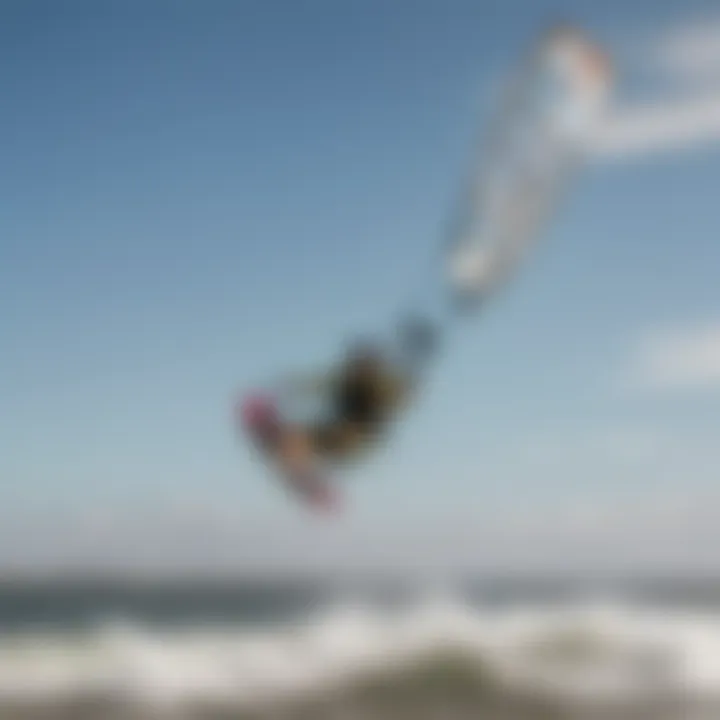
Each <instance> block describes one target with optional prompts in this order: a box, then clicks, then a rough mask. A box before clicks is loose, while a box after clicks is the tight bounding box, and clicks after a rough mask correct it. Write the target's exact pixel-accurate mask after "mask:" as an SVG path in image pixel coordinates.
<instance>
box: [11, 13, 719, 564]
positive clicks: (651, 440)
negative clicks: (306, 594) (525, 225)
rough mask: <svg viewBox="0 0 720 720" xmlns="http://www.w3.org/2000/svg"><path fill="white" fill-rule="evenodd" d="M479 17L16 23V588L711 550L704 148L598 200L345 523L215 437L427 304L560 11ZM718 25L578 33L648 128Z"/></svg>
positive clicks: (372, 468)
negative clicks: (469, 192)
mask: <svg viewBox="0 0 720 720" xmlns="http://www.w3.org/2000/svg"><path fill="white" fill-rule="evenodd" d="M629 6H632V7H631V8H630V9H628V7H629ZM488 7H489V5H488V4H487V3H482V2H477V1H473V2H470V1H469V0H468V1H465V0H451V1H449V2H448V1H447V0H442V1H441V0H435V1H432V2H431V1H430V0H416V1H415V2H412V3H410V2H399V1H398V2H393V3H391V2H387V0H366V1H365V2H363V3H350V2H337V0H335V1H331V0H322V1H321V0H302V1H300V0H285V1H282V2H281V1H279V0H272V1H271V0H263V1H262V2H261V1H259V0H243V1H242V2H230V1H229V0H228V1H220V0H216V1H214V2H202V3H201V2H178V1H174V0H173V1H171V0H153V2H139V1H137V0H133V1H128V2H125V3H121V2H114V3H111V2H107V1H100V2H98V1H92V2H91V1H90V0H88V1H87V2H80V1H77V0H70V1H68V2H65V3H53V2H50V0H47V1H46V2H35V1H25V2H19V1H16V2H5V3H3V5H2V8H1V9H0V66H2V68H3V72H2V73H1V74H0V96H1V98H2V106H3V112H2V113H0V142H2V172H0V193H1V197H2V212H1V213H0V312H1V315H0V323H1V325H0V398H1V402H0V483H2V486H1V489H0V517H1V518H2V522H0V563H2V565H3V566H16V565H21V566H22V565H25V566H27V565H33V566H34V565H36V564H38V563H41V564H45V563H48V562H51V563H54V562H63V563H65V562H72V563H80V564H82V563H87V562H91V563H94V564H99V565H101V566H102V565H104V564H112V563H123V564H128V565H134V564H142V563H145V564H148V563H158V564H164V563H166V562H167V563H169V562H171V561H172V563H174V564H179V565H182V564H183V563H188V564H193V565H204V564H208V565H210V566H214V565H218V564H220V565H225V566H227V565H229V566H236V567H246V566H248V565H253V566H255V567H263V566H266V565H272V564H273V563H274V564H280V563H293V562H298V563H299V564H300V565H308V564H320V565H322V564H323V563H326V562H333V563H340V564H342V563H344V562H346V561H347V562H364V563H369V564H372V563H375V562H380V561H381V560H383V561H387V562H393V561H394V562H397V563H405V562H408V561H409V560H415V561H416V562H418V563H422V562H424V561H428V562H431V561H432V562H435V563H437V564H440V565H442V564H444V563H446V562H454V563H458V562H462V563H466V564H472V563H475V562H477V563H478V564H483V563H485V564H487V563H495V564H499V565H503V564H507V563H510V562H530V561H532V562H536V561H537V562H546V561H547V562H562V561H563V558H567V559H568V561H574V562H583V561H584V560H578V558H579V557H582V552H587V553H590V555H592V557H594V558H596V557H602V558H604V559H605V560H610V561H611V560H612V559H613V558H617V557H618V555H623V553H624V552H625V550H626V549H627V548H628V547H632V548H633V549H634V550H635V551H637V552H638V553H640V554H641V555H642V553H643V552H645V551H647V552H648V553H650V554H652V553H653V552H655V554H656V556H657V558H659V560H662V559H663V558H669V557H670V554H669V553H670V551H671V550H673V549H677V548H678V547H679V546H682V547H684V548H686V552H688V553H691V555H692V554H693V553H695V551H694V550H693V551H692V552H691V551H690V550H688V549H687V548H690V547H697V548H700V547H703V546H705V544H706V542H711V543H712V544H714V546H715V547H718V542H717V540H718V539H720V538H717V536H714V537H713V538H712V539H711V540H707V538H706V537H705V535H704V534H703V533H704V532H705V530H704V529H703V528H705V527H707V528H715V527H716V526H717V522H716V518H715V516H714V515H713V507H715V508H717V509H718V510H720V503H718V504H715V505H713V503H717V501H716V500H715V499H714V490H713V485H714V484H715V483H716V482H717V480H718V479H720V476H719V474H718V470H717V468H718V467H720V447H718V446H717V445H716V437H717V427H718V423H719V422H720V394H719V393H718V390H720V282H718V268H720V240H718V229H719V227H720V204H719V203H718V198H717V188H718V187H719V186H720V146H718V147H715V148H713V147H712V146H711V145H708V146H703V147H702V148H701V149H696V150H692V151H687V152H678V153H674V154H669V155H662V156H647V157H643V158H640V159H635V160H633V162H632V163H630V162H625V163H623V162H620V163H614V164H603V163H596V164H595V165H594V166H593V167H592V168H590V169H589V170H588V172H587V173H586V175H585V177H584V178H583V182H582V183H581V185H579V186H578V187H577V188H576V189H575V190H574V193H573V197H572V201H571V202H570V203H569V204H568V206H567V207H566V209H565V212H564V214H563V215H562V217H561V218H560V220H559V222H558V223H556V224H555V225H554V226H553V228H552V231H551V232H550V233H549V235H548V237H547V238H546V242H545V244H544V246H543V247H542V249H541V250H540V251H539V252H538V253H537V254H536V255H535V258H534V261H533V262H532V263H531V264H529V265H528V266H527V268H526V269H525V270H524V272H523V274H522V276H521V277H520V279H519V281H518V282H517V283H516V284H515V285H514V287H513V288H512V289H511V290H510V291H509V292H508V293H507V294H505V295H504V296H503V297H502V298H501V299H499V300H498V301H497V302H496V303H495V304H494V305H493V306H489V307H488V308H487V309H486V311H485V313H484V315H478V316H477V317H474V318H470V319H468V320H467V321H466V322H465V323H464V324H463V326H461V327H458V328H457V329H456V331H455V332H454V333H453V335H452V337H451V338H450V341H449V345H448V347H447V349H446V352H445V353H444V355H443V357H442V359H441V362H440V363H439V365H438V367H437V369H436V372H435V374H434V377H433V381H432V383H431V386H430V387H429V388H428V392H427V394H426V396H425V397H424V398H423V401H422V403H421V404H420V405H419V406H418V407H417V408H416V409H415V411H414V413H413V415H412V417H411V418H409V420H408V422H407V423H405V424H403V426H402V427H401V429H400V432H399V434H398V436H397V441H396V442H395V443H394V444H393V445H392V446H391V447H390V448H389V449H388V450H387V451H386V452H384V453H382V454H380V455H379V456H377V457H376V458H375V459H374V460H373V461H372V462H370V463H369V464H368V465H367V466H366V467H363V468H361V469H360V471H359V472H355V473H354V474H353V475H352V477H350V478H348V486H349V487H348V490H349V493H350V501H349V509H348V514H347V516H346V517H345V518H342V519H340V520H338V521H335V522H334V523H331V524H329V525H328V524H326V523H318V522H317V521H316V520H315V519H313V518H312V517H310V516H306V515H305V514H303V513H302V512H300V511H299V510H298V508H297V507H296V506H295V505H293V504H291V503H289V502H288V501H287V500H286V498H285V497H284V496H283V494H282V493H281V492H280V491H279V490H278V488H277V486H276V485H274V484H273V482H272V481H271V478H270V476H269V475H267V474H266V472H265V470H264V468H263V467H262V466H261V465H259V464H258V463H257V462H256V461H255V459H254V458H253V457H251V455H250V454H249V452H248V449H247V448H246V447H245V446H244V445H242V444H239V443H237V442H236V439H235V438H234V436H233V430H232V426H231V423H230V406H231V402H232V398H233V394H234V393H235V391H236V390H237V389H243V388H248V387H251V386H253V385H255V384H257V383H259V382H264V381H266V380H269V379H271V378H273V376H274V374H275V373H276V372H277V371H282V370H286V369H290V370H292V369H305V368H312V367H313V366H314V365H315V364H316V363H322V362H324V361H327V360H330V359H331V358H332V356H333V353H334V352H335V351H336V350H337V349H338V348H339V346H340V344H341V343H342V342H343V341H344V340H345V339H346V338H347V337H348V336H349V335H350V334H352V333H353V332H355V331H361V332H364V331H373V330H376V329H377V330H378V331H380V332H386V331H387V330H388V329H389V328H390V327H391V324H392V322H393V320H394V318H395V313H396V312H397V311H398V310H399V309H401V308H402V304H403V303H404V302H405V300H406V298H407V296H408V294H410V293H412V292H415V291H417V288H418V287H420V288H422V287H423V285H422V282H423V278H427V277H428V271H429V269H432V264H431V262H430V261H431V257H432V253H433V252H435V250H436V248H437V244H438V242H439V241H440V237H441V232H442V230H443V227H444V223H445V222H446V221H447V219H448V213H449V211H450V206H451V202H452V200H453V194H454V193H455V192H456V191H457V189H458V183H459V182H460V179H461V177H462V173H464V172H465V171H466V169H467V163H468V156H467V152H468V150H469V147H470V142H471V141H472V139H473V136H474V133H475V132H476V129H477V128H476V126H477V124H478V122H479V120H480V119H481V117H483V113H484V112H485V110H486V108H487V105H488V97H489V96H488V93H489V92H490V91H491V89H492V88H493V86H494V84H496V83H497V79H498V73H501V72H502V71H503V70H506V69H507V67H508V63H511V62H512V60H513V58H515V57H517V54H518V53H519V52H520V51H521V50H522V49H523V47H524V46H525V44H526V42H527V41H528V40H529V39H530V38H532V36H533V33H535V32H536V31H537V30H538V29H539V28H541V27H542V25H543V24H544V23H545V22H546V21H547V20H549V19H552V18H554V17H556V16H557V14H556V12H555V11H556V10H557V8H558V3H547V4H546V3H544V2H533V3H530V2H505V3H502V4H498V5H497V6H495V7H493V9H492V10H488V9H487V8H488ZM710 7H711V5H710V4H709V3H695V4H693V3H683V4H682V9H681V4H680V3H676V2H673V3H670V2H659V1H658V0H646V1H645V2H640V1H638V2H634V3H627V2H602V3H599V2H592V3H590V2H587V3H578V2H573V3H567V8H566V9H567V10H569V16H570V17H571V18H573V19H575V20H577V21H579V22H580V23H581V24H583V25H584V26H585V27H586V28H587V30H589V31H590V33H591V34H593V35H594V36H595V37H596V38H598V39H599V40H600V41H601V42H604V43H606V45H607V46H608V48H609V50H610V51H611V52H612V53H614V54H615V55H616V57H617V59H618V64H619V68H618V70H619V72H620V73H621V76H622V77H624V78H625V80H626V82H625V84H624V85H623V91H624V92H625V93H626V94H627V96H628V99H629V100H632V99H637V98H639V92H640V91H641V90H642V89H643V88H644V87H650V83H651V82H652V81H651V80H649V79H648V78H647V77H645V75H644V72H645V71H646V68H645V69H643V65H642V59H643V58H647V57H652V53H650V54H649V55H648V54H647V52H646V51H647V50H648V48H655V49H656V50H657V51H658V52H659V53H660V54H662V53H661V51H662V48H663V45H662V42H661V40H658V38H662V37H664V34H667V33H670V34H672V32H674V31H675V29H676V28H677V27H680V26H681V25H682V24H683V23H690V24H692V23H695V24H697V22H698V20H699V19H700V20H702V19H703V18H704V17H705V14H704V13H705V11H706V9H708V8H710ZM548 8H551V9H552V10H553V14H552V15H548V14H547V10H548ZM718 37H720V35H719V36H718ZM653 43H656V44H655V45H654V44H653ZM657 43H659V44H657ZM718 46H719V47H720V43H719V44H718ZM716 59H718V60H720V53H719V54H718V56H717V58H716ZM718 67H719V68H720V63H719V64H718ZM717 77H720V72H719V73H718V75H717ZM703 82H707V79H706V78H703ZM643 83H647V85H643ZM675 498H679V499H682V500H683V501H685V502H687V503H688V505H689V509H687V510H683V509H682V508H681V509H678V508H679V507H680V506H679V505H678V502H679V500H676V499H675ZM683 507H684V506H683ZM684 512H687V513H689V514H685V515H683V514H682V513H684ZM598 513H599V515H598ZM603 513H605V514H603ZM613 513H616V514H615V515H613ZM678 513H680V515H678ZM716 514H717V515H720V512H717V513H716ZM701 521H702V522H705V523H706V525H705V526H701V525H700V524H699V523H701ZM663 523H665V524H663ZM668 523H669V524H668ZM621 526H622V527H621ZM688 528H690V529H688ZM623 533H625V534H623ZM672 533H675V535H673V534H672ZM677 533H679V535H678V534H677ZM683 533H685V534H684V535H683ZM693 533H694V534H693ZM691 535H692V537H691ZM677 537H680V538H681V539H680V540H676V539H675V538H677ZM663 538H665V539H666V540H668V542H667V543H666V544H665V545H662V544H661V543H662V539H663ZM693 539H694V541H695V542H696V545H694V546H693V545H691V544H688V543H691V542H692V541H693ZM543 543H544V544H543ZM583 543H585V545H583ZM626 543H627V544H626ZM658 543H660V544H658ZM582 548H585V550H582ZM618 548H620V549H618ZM658 548H660V550H661V551H659V550H658ZM663 553H665V554H663ZM590 555H588V557H590ZM692 556H693V558H694V559H696V560H699V561H703V558H702V557H701V556H699V555H697V554H694V555H692ZM718 560H719V562H720V557H719V558H718ZM681 562H682V560H681ZM708 562H714V558H709V560H708Z"/></svg>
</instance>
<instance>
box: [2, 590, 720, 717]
mask: <svg viewBox="0 0 720 720" xmlns="http://www.w3.org/2000/svg"><path fill="white" fill-rule="evenodd" d="M156 717H163V718H173V719H175V718H177V719H178V720H180V718H182V719H183V720H211V719H213V718H217V719H218V720H220V718H222V719H223V720H230V719H231V718H237V720H240V719H241V718H256V717H267V718H283V719H285V718H287V719H288V720H290V719H291V718H298V720H299V719H300V718H308V720H309V719H310V718H313V719H317V720H321V719H322V718H326V719H327V720H330V719H331V718H338V720H339V719H340V718H348V719H349V718H357V719H361V718H378V719H379V720H382V719H383V718H414V719H417V720H422V719H423V718H438V719H440V720H451V719H453V718H456V719H458V720H460V719H464V718H468V719H469V718H484V719H486V720H525V719H527V720H535V719H537V720H551V719H554V718H557V720H561V719H562V720H585V719H586V718H587V719H588V720H591V719H592V720H595V719H600V718H608V719H610V718H612V719H613V720H626V719H627V720H633V719H635V718H638V719H639V718H647V719H648V720H650V719H652V720H666V719H667V720H711V719H712V720H718V719H719V718H720V579H718V580H713V579H704V580H694V581H690V580H678V579H675V580H669V579H656V580H653V581H649V580H646V581H643V582H640V581H628V580H623V581H619V580H616V581H614V582H610V581H605V582H603V583H600V582H597V581H596V582H588V581H585V582H583V581H579V580H567V579H557V578H554V579H550V578H539V579H538V578H531V579H528V578H525V579H522V580H519V579H508V578H492V579H490V578H484V579H465V580H464V581H457V582H454V583H450V582H448V583H443V584H441V585H440V584H435V585H430V586H429V585H427V584H420V583H417V582H410V581H407V582H402V581H399V580H397V579H392V578H390V579H388V578H381V579H378V578H373V579H368V578H354V579H347V578H344V579H342V580H339V579H337V578H334V579H318V578H290V577H287V578H271V579H257V578H256V579H245V580H242V581H241V580H232V581H231V580H209V579H205V580H203V581H200V580H197V579H196V580H182V581H181V580H174V581H173V580H165V581H159V580H156V579H155V580H154V579H145V580H139V579H134V580H127V579H125V580H120V579H105V580H101V579H98V578H95V579H92V580H89V579H63V580H58V579H55V580H52V581H49V580H44V581H40V580H35V581H32V580H29V579H24V580H21V579H16V580H14V581H10V580H7V581H5V582H4V583H2V584H0V718H1V719H2V720H20V719H21V718H22V719H23V720H39V719H40V718H43V719H44V718H48V720H49V719H51V718H52V719H57V720H59V719H60V718H67V719H68V720H70V719H72V720H116V719H117V720H125V719H126V718H127V719H128V720H130V718H132V719H133V720H145V718H156Z"/></svg>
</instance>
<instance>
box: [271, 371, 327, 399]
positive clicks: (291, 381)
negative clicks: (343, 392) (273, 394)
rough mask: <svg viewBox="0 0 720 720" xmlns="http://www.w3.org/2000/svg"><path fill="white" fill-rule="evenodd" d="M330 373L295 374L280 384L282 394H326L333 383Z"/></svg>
mask: <svg viewBox="0 0 720 720" xmlns="http://www.w3.org/2000/svg"><path fill="white" fill-rule="evenodd" d="M334 379H335V378H334V375H333V374H332V373H329V372H327V373H320V372H318V373H297V374H294V375H289V376H287V377H286V378H284V379H283V381H282V382H281V388H282V390H283V392H286V393H288V394H291V395H315V394H320V393H323V392H326V391H327V390H328V389H329V388H330V386H331V385H332V383H333V381H334Z"/></svg>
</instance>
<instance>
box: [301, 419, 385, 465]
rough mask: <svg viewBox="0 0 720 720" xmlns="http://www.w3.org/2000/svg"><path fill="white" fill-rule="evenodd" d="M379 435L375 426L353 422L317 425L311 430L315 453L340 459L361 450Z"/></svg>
mask: <svg viewBox="0 0 720 720" xmlns="http://www.w3.org/2000/svg"><path fill="white" fill-rule="evenodd" d="M378 433H379V428H378V427H377V426H376V425H375V424H372V425H370V424H365V423H355V422H348V421H346V422H327V423H319V424H318V425H316V426H315V427H314V428H312V430H311V435H312V442H313V446H314V448H315V451H316V452H317V453H318V454H319V455H323V456H326V457H336V458H342V457H345V456H347V455H350V454H352V453H353V452H355V451H357V450H360V449H362V447H363V446H365V445H366V444H367V443H369V442H371V441H372V440H373V438H374V437H375V436H377V434H378Z"/></svg>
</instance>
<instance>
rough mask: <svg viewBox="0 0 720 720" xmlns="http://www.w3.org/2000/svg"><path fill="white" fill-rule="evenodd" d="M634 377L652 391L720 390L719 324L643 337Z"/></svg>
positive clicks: (637, 354) (655, 333) (635, 362)
mask: <svg viewBox="0 0 720 720" xmlns="http://www.w3.org/2000/svg"><path fill="white" fill-rule="evenodd" d="M633 376H634V380H635V381H636V382H637V383H639V384H640V385H641V386H643V387H646V388H649V389H655V390H658V389H661V390H666V389H667V390H678V389H713V390H720V322H716V323H709V324H707V325H703V326H698V327H692V328H682V329H674V330H668V331H664V332H653V333H650V334H648V335H646V336H645V337H643V338H642V339H641V340H640V342H639V343H638V348H637V351H636V353H635V359H634V367H633Z"/></svg>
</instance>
